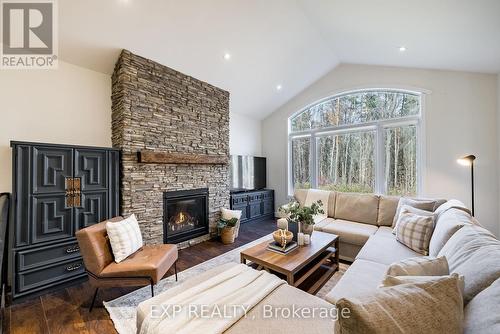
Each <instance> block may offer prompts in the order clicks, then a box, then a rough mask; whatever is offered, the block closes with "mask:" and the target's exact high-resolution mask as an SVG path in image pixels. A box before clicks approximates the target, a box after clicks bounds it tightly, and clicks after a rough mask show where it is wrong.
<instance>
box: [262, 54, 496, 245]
mask: <svg viewBox="0 0 500 334" xmlns="http://www.w3.org/2000/svg"><path fill="white" fill-rule="evenodd" d="M368 87H394V88H407V89H411V88H413V89H418V88H421V89H425V90H428V91H430V93H429V94H428V95H427V96H426V98H425V110H424V113H425V137H426V138H425V168H424V169H425V170H424V175H423V185H422V186H423V193H422V194H421V195H422V196H428V197H444V198H457V199H459V200H461V201H463V202H464V203H466V204H467V205H470V178H469V174H470V172H469V170H468V169H467V168H464V167H462V166H460V165H458V164H457V163H456V159H457V158H458V157H461V156H464V155H466V154H475V155H476V156H477V160H476V169H475V174H476V178H475V181H476V216H477V218H478V219H479V221H480V222H481V224H483V225H484V226H485V227H487V228H488V229H490V230H491V231H493V232H494V233H496V234H497V235H498V234H499V230H500V229H499V210H498V203H499V184H500V183H499V182H500V181H499V177H498V172H497V169H498V161H499V160H498V157H499V152H498V148H499V144H498V141H497V132H498V127H497V124H498V123H497V93H498V92H497V77H496V75H489V74H476V73H465V72H451V71H436V70H418V69H405V68H395V67H380V66H364V65H349V64H343V65H340V66H338V67H336V68H335V69H333V70H332V71H331V72H330V73H328V74H327V75H325V76H324V77H322V78H321V79H319V80H318V81H316V82H315V83H314V84H312V85H311V86H309V87H308V88H306V89H305V90H304V91H303V92H302V93H300V94H299V95H297V96H296V97H294V98H293V99H292V100H290V101H289V102H288V103H286V104H285V105H284V106H282V107H281V108H279V109H278V110H277V111H275V112H274V113H273V114H271V115H270V116H269V117H267V118H266V119H265V120H264V121H263V122H262V132H263V134H262V136H263V139H262V146H263V154H264V155H265V156H267V158H268V180H269V181H268V186H269V187H270V188H273V189H275V191H276V194H277V204H280V203H283V202H285V201H286V192H287V189H286V186H287V175H286V171H287V118H288V117H289V116H290V115H291V114H293V113H294V112H296V111H298V110H299V109H301V108H302V107H304V106H306V105H308V104H310V103H312V102H314V101H316V100H318V99H320V98H323V97H326V96H329V95H333V94H335V93H338V92H342V91H346V90H352V89H356V88H368Z"/></svg>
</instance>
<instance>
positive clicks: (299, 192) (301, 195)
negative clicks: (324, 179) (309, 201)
mask: <svg viewBox="0 0 500 334" xmlns="http://www.w3.org/2000/svg"><path fill="white" fill-rule="evenodd" d="M308 190H309V189H295V191H294V193H293V197H295V200H296V201H297V202H299V204H300V205H301V206H303V205H304V203H305V202H306V197H307V191H308Z"/></svg>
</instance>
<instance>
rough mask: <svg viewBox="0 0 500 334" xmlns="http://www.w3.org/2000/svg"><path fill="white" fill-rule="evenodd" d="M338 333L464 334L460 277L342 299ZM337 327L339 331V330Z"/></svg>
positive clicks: (389, 288) (401, 285)
mask: <svg viewBox="0 0 500 334" xmlns="http://www.w3.org/2000/svg"><path fill="white" fill-rule="evenodd" d="M336 306H337V308H338V309H339V312H340V313H341V314H342V311H343V310H344V309H348V310H350V313H349V317H342V316H340V317H339V318H338V322H337V323H336V325H335V327H336V328H335V330H336V332H337V333H342V334H346V333H373V334H376V333H384V334H385V333H429V334H441V333H461V332H462V321H463V301H462V293H461V291H460V288H459V282H458V277H456V276H445V277H441V278H439V279H435V280H432V281H429V282H421V283H413V284H412V283H408V284H399V285H395V286H392V287H383V288H380V289H378V290H377V291H376V292H374V293H372V294H365V295H358V296H356V297H351V298H349V299H346V298H342V299H340V300H338V301H337V303H336ZM337 325H338V326H339V328H337Z"/></svg>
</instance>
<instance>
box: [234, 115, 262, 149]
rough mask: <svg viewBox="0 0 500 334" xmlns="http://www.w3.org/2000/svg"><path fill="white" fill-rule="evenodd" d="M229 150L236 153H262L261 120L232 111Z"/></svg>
mask: <svg viewBox="0 0 500 334" xmlns="http://www.w3.org/2000/svg"><path fill="white" fill-rule="evenodd" d="M229 151H230V153H231V154H235V155H255V156H260V155H262V127H261V121H260V120H257V119H254V118H251V117H248V116H246V115H241V114H237V113H234V112H231V114H230V115H229Z"/></svg>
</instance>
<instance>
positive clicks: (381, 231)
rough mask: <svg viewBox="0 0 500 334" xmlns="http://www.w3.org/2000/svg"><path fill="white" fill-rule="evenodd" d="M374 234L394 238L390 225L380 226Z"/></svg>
mask: <svg viewBox="0 0 500 334" xmlns="http://www.w3.org/2000/svg"><path fill="white" fill-rule="evenodd" d="M375 234H376V235H377V237H387V238H394V234H393V233H392V227H390V226H380V227H379V228H378V230H377V232H376V233H375Z"/></svg>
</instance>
